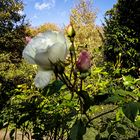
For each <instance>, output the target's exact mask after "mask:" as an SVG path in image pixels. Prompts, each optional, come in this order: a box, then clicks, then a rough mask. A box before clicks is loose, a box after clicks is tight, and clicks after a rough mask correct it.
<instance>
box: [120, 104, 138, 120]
mask: <svg viewBox="0 0 140 140" xmlns="http://www.w3.org/2000/svg"><path fill="white" fill-rule="evenodd" d="M122 111H123V113H124V114H125V116H126V117H127V118H128V119H130V120H131V121H132V122H134V121H135V118H136V116H137V113H138V111H139V104H138V103H137V102H130V103H128V104H125V105H124V106H123V107H122Z"/></svg>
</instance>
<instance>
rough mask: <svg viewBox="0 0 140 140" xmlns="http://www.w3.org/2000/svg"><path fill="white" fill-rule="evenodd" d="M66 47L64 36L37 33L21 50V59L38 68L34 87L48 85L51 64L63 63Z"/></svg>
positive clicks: (52, 33) (48, 32)
mask: <svg viewBox="0 0 140 140" xmlns="http://www.w3.org/2000/svg"><path fill="white" fill-rule="evenodd" d="M67 50H68V45H67V42H66V39H65V37H64V35H63V34H62V33H60V32H56V31H47V32H44V33H39V34H38V35H37V36H36V37H34V38H32V39H31V41H30V42H29V43H28V44H27V46H26V47H25V49H24V50H23V58H24V59H25V60H27V61H28V62H29V63H31V64H36V65H38V66H39V71H38V73H37V75H36V77H35V85H36V87H40V88H44V87H45V86H46V85H48V83H49V81H50V79H51V76H52V74H53V65H52V64H53V63H57V62H59V61H64V60H65V58H66V54H67Z"/></svg>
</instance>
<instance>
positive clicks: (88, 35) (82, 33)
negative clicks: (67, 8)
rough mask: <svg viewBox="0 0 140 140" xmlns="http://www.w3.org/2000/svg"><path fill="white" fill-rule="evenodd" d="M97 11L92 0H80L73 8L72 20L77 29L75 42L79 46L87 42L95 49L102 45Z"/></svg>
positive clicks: (89, 46) (88, 45)
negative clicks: (96, 23) (97, 24)
mask: <svg viewBox="0 0 140 140" xmlns="http://www.w3.org/2000/svg"><path fill="white" fill-rule="evenodd" d="M96 13H97V11H96V10H95V9H94V7H93V1H92V0H79V1H78V3H77V4H76V5H75V7H74V8H73V9H72V10H71V15H70V22H71V24H72V25H73V26H74V29H75V30H76V39H75V42H76V43H77V45H78V46H81V45H82V44H85V46H86V45H87V47H88V48H90V49H91V50H93V49H94V48H96V47H99V46H100V45H101V38H100V36H99V33H98V30H97V26H96V25H95V19H96Z"/></svg>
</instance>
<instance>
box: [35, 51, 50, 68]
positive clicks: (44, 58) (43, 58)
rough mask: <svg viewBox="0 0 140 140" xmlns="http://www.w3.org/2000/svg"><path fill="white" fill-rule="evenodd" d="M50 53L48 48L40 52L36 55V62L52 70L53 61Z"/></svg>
mask: <svg viewBox="0 0 140 140" xmlns="http://www.w3.org/2000/svg"><path fill="white" fill-rule="evenodd" d="M48 56H49V54H48V51H47V50H46V51H45V52H38V53H37V54H36V55H35V62H36V64H37V65H39V66H40V67H41V68H42V69H45V70H50V69H51V63H50V60H49V58H48Z"/></svg>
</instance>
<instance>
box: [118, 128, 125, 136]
mask: <svg viewBox="0 0 140 140" xmlns="http://www.w3.org/2000/svg"><path fill="white" fill-rule="evenodd" d="M116 130H117V132H118V133H119V134H121V135H125V129H124V128H123V127H116Z"/></svg>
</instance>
